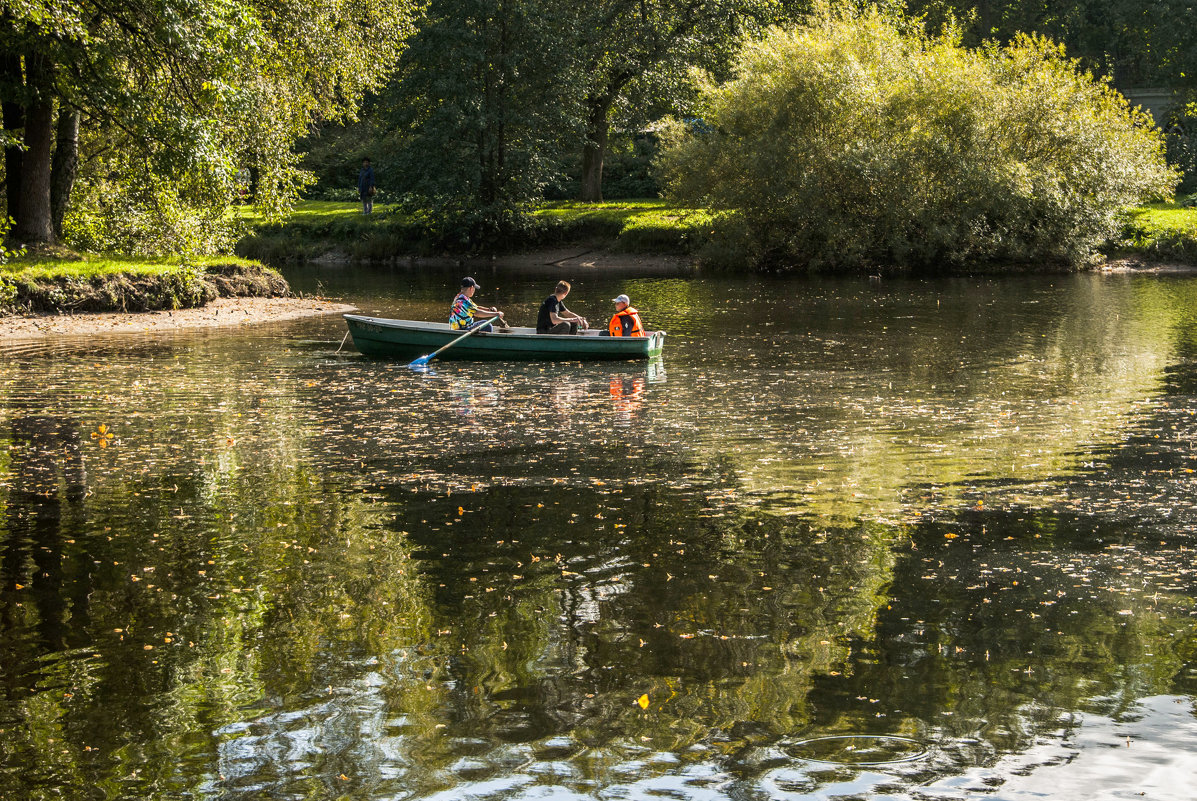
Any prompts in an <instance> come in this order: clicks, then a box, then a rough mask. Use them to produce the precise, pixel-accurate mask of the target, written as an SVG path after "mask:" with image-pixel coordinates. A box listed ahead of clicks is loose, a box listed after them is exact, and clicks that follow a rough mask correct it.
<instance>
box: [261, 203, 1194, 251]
mask: <svg viewBox="0 0 1197 801" xmlns="http://www.w3.org/2000/svg"><path fill="white" fill-rule="evenodd" d="M1186 202H1187V203H1189V204H1192V205H1185V203H1186ZM238 214H239V215H240V219H241V220H242V221H243V222H244V223H245V224H246V225H247V226H248V228H249V230H250V233H249V234H248V235H247V236H246V237H245V238H244V239H242V240H241V242H240V243H238V245H237V252H238V254H240V255H242V256H247V257H251V258H257V259H262V260H264V261H269V262H275V263H279V262H286V261H301V260H305V259H313V258H319V257H322V256H330V255H331V256H335V257H338V258H342V257H343V258H349V259H355V260H363V261H385V260H388V259H393V258H400V257H407V256H436V255H461V254H466V253H472V252H498V253H511V252H519V251H522V250H532V249H536V248H545V247H554V246H560V245H570V246H587V247H595V248H602V249H605V250H610V251H615V252H625V253H666V254H679V255H684V254H697V253H698V252H699V249H700V248H701V247H702V246H703V245H704V244H705V243H706V242H707V241H708V237H709V236H710V233H711V228H712V222H713V215H712V214H711V213H710V212H707V211H704V210H701V209H698V210H694V209H677V208H673V207H670V206H669V205H668V204H667V203H666V202H665V201H663V200H647V199H646V200H624V201H612V202H608V203H581V202H577V201H564V202H556V203H549V204H546V205H545V206H544V207H543V208H540V209H538V210H537V211H536V212H534V213H533V215H532V217H531V220H530V223H529V225H528V226H527V227H526V228H525V229H523V230H521V231H519V232H517V233H515V234H512V235H508V237H507V238H505V239H504V240H501V241H494V240H492V241H488V242H479V243H461V242H455V241H452V240H451V239H449V238H448V237H446V236H445V235H444V234H443V233H441V232H438V231H437V230H436V228H435V227H434V226H433V225H431V224H430V223H429V222H428V221H426V220H418V219H413V218H411V217H408V216H405V215H403V214H401V213H399V212H398V211H396V210H394V209H393V208H392V207H387V206H376V207H375V212H374V214H372V215H370V216H366V215H364V214H362V213H361V208H360V206H358V204H356V203H335V202H326V201H304V202H302V203H300V204H299V205H298V206H297V207H296V209H295V211H294V212H293V213H292V214H291V215H290V216H289V217H288V218H287V219H286V221H284V222H281V223H269V222H266V221H265V220H263V219H261V218H259V217H256V216H254V215H253V214H252V213H249V212H238ZM1103 252H1104V253H1105V254H1106V255H1107V256H1108V257H1110V258H1137V259H1142V260H1144V261H1154V262H1159V261H1173V262H1183V263H1189V264H1195V265H1197V196H1190V197H1189V198H1187V199H1186V198H1182V199H1180V200H1178V202H1174V203H1157V204H1152V205H1149V206H1143V207H1140V208H1137V209H1134V210H1132V211H1130V212H1128V214H1127V217H1126V221H1125V223H1124V225H1123V227H1122V230H1121V231H1120V233H1119V235H1118V236H1117V237H1116V238H1115V239H1113V240H1112V241H1110V242H1108V243H1107V244H1106V246H1105V248H1103Z"/></svg>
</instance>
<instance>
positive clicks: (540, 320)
mask: <svg viewBox="0 0 1197 801" xmlns="http://www.w3.org/2000/svg"><path fill="white" fill-rule="evenodd" d="M568 294H569V282H568V281H558V282H557V288H556V289H554V290H553V294H551V295H549V296H548V297H547V298H545V300H544V303H542V304H540V313H539V314H537V315H536V333H538V334H576V333H578V328H579V326H580V327H582V328H586V318H585V317H581V316H579V315H577V314H574V313H573V312H571V311H570V310H569V309H567V308H565V303H564V301H565V296H566V295H568Z"/></svg>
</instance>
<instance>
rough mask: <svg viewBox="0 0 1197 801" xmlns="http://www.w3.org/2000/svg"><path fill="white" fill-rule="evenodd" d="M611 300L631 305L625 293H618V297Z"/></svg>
mask: <svg viewBox="0 0 1197 801" xmlns="http://www.w3.org/2000/svg"><path fill="white" fill-rule="evenodd" d="M611 302H612V303H626V304H628V305H629V306H631V305H632V301H631V300H630V299H629V298H628V296H627V295H620V296H619V297H617V298H615V299H613V300H612V301H611Z"/></svg>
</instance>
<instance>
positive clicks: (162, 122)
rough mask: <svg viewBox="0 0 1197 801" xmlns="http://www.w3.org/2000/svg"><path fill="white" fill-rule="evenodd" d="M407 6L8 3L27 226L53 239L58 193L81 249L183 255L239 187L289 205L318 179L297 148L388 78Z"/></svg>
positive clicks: (370, 1) (13, 112)
mask: <svg viewBox="0 0 1197 801" xmlns="http://www.w3.org/2000/svg"><path fill="white" fill-rule="evenodd" d="M408 6H409V3H408V0H328V2H322V3H312V2H310V0H249V1H248V2H235V1H234V0H127V1H126V2H120V3H109V2H106V0H8V2H6V3H5V4H4V6H3V11H2V15H0V55H2V56H3V62H2V64H0V67H2V69H0V94H2V95H3V97H4V101H5V103H4V124H3V128H4V131H5V136H6V139H7V141H6V143H7V144H8V145H10V147H8V148H7V150H6V160H5V179H6V184H7V188H8V190H9V191H8V193H7V195H8V201H9V202H8V213H9V215H10V216H12V217H13V218H14V219H15V221H16V233H17V235H18V236H19V237H20V238H22V239H24V240H25V241H31V242H35V243H37V242H48V241H53V239H54V238H55V236H54V233H52V232H51V230H50V225H49V220H48V213H49V210H50V208H51V206H52V205H53V202H52V201H54V200H58V201H60V202H61V206H62V207H63V208H67V209H69V212H68V213H67V218H66V226H67V229H68V231H70V230H72V229H73V233H74V235H75V238H76V239H80V240H82V242H83V244H85V245H88V246H92V247H97V248H105V249H106V248H108V247H112V248H116V249H122V250H139V249H140V250H144V249H149V250H163V249H165V250H179V249H184V250H185V249H193V248H196V247H205V246H207V247H211V246H213V245H214V244H215V243H216V242H215V240H217V239H219V238H220V237H219V232H220V229H221V227H222V226H221V225H220V221H221V219H222V213H223V210H224V208H225V206H226V205H227V203H228V202H229V200H230V199H231V198H232V197H233V196H234V192H235V189H236V187H237V186H238V184H239V182H240V183H243V184H249V187H248V188H249V189H250V190H251V191H252V195H253V200H254V201H255V202H256V203H257V204H258V205H259V206H261V207H263V208H264V209H266V210H267V211H269V212H278V211H279V210H281V209H283V208H285V207H286V205H287V204H288V203H289V201H290V200H291V199H293V198H294V197H295V195H296V193H297V191H298V189H299V188H300V187H301V186H302V185H303V184H304V183H305V181H306V180H307V176H306V174H305V173H304V172H303V171H302V170H301V169H300V168H299V166H298V160H297V157H296V156H295V154H294V152H293V147H292V145H293V143H294V142H295V140H296V139H297V138H298V137H299V136H301V135H302V134H303V133H304V132H306V130H308V128H309V127H310V126H311V125H312V124H313V123H314V122H316V121H319V120H323V119H343V118H346V117H349V116H352V114H353V113H354V110H355V108H356V106H357V103H358V102H359V100H360V99H361V97H362V95H363V93H365V92H367V91H369V90H371V89H374V88H376V87H377V86H379V85H380V83H381V82H382V81H383V80H384V79H385V77H386V75H387V71H388V68H389V65H390V64H392V63H393V61H394V60H395V58H396V57H397V56H398V53H399V52H400V49H401V47H402V44H403V41H404V40H405V38H406V34H407V31H408V28H409V25H410V22H409V20H410V15H409V14H408ZM72 124H73V126H74V128H73V130H74V133H73V135H72V134H71V125H72ZM55 125H56V126H57V135H55V133H54V130H53V128H54V126H55ZM64 129H65V133H64ZM55 138H56V139H57V142H55V141H54V140H55ZM74 147H77V148H78V153H77V156H79V157H81V158H78V159H77V163H78V176H77V177H78V180H77V182H76V180H75V178H76V176H75V174H74V173H73V171H72V172H71V174H70V175H69V176H68V177H69V180H66V181H65V182H61V181H58V180H55V178H54V177H53V176H52V175H51V173H52V172H54V171H56V167H57V164H58V162H59V160H60V156H69V155H71V153H66V152H64V151H70V150H72V149H73V148H74ZM52 153H53V156H51V154H52ZM52 161H53V162H54V164H53V165H52V164H51V162H52ZM65 163H68V164H69V159H68V160H67V162H65ZM64 169H65V168H64ZM54 194H58V195H60V197H58V198H52V195H54ZM68 201H69V202H68ZM55 222H57V221H55Z"/></svg>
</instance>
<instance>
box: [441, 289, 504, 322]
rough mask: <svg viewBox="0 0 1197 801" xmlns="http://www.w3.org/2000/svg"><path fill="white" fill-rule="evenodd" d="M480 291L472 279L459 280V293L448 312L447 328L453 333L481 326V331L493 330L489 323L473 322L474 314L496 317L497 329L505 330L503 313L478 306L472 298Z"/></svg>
mask: <svg viewBox="0 0 1197 801" xmlns="http://www.w3.org/2000/svg"><path fill="white" fill-rule="evenodd" d="M479 289H480V287H479V286H478V282H477V281H475V280H474V279H473V278H468V277H467V278H463V279H461V292H460V293H459V294H458V295H457V297H455V298H453V308H452V309H451V310H450V311H449V327H450V328H452V329H453V330H454V331H466V330H469V329H470V328H474V327H475V326H476V325H480V326H482V328H481V329H480V330H482V331H492V330H494V329H493V328H492V327H491V325H490V323H482V322H481V321H479V322H478V323H475V322H474V312H479V313H481V314H486V315H490V316H491V317H495V316H498V318H499V327H500V328H502V329H506V328H507V321H506V320H504V319H503V312H501V311H499V310H498V309H492V308H489V307H487V306H479V305H478V304H477V303H475V302H474V301H473V300H472V298H473V297H474V293H475V292H477V291H478V290H479Z"/></svg>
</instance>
